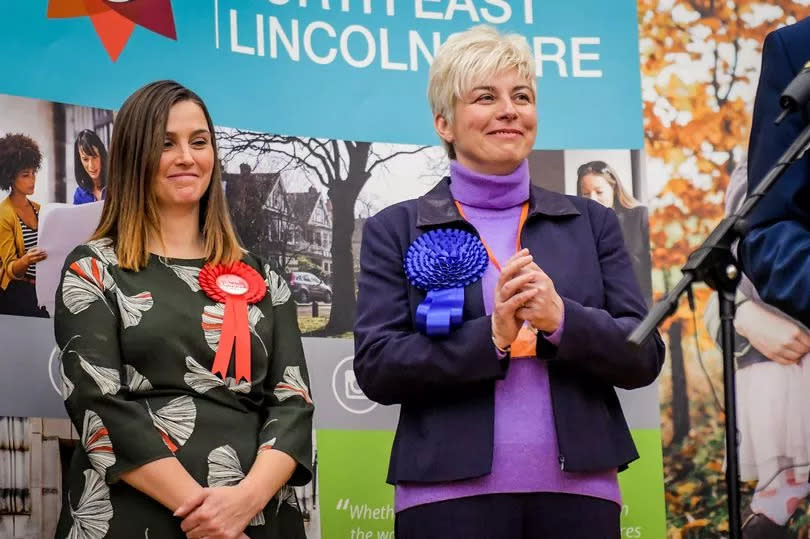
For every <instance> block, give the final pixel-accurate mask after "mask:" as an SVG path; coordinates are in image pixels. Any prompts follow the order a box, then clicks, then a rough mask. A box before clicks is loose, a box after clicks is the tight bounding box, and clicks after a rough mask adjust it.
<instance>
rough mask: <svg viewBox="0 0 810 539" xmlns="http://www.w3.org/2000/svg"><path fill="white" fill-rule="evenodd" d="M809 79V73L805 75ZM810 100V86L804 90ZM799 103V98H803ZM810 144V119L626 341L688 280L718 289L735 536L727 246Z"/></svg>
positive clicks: (663, 312) (665, 308) (640, 335)
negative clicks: (807, 90)
mask: <svg viewBox="0 0 810 539" xmlns="http://www.w3.org/2000/svg"><path fill="white" fill-rule="evenodd" d="M808 81H810V78H808ZM807 99H808V100H810V92H808V93H807ZM802 105H803V104H802ZM808 145H810V125H808V126H807V127H805V128H804V130H803V131H802V132H801V133H800V134H799V136H798V137H797V138H796V140H795V141H794V142H793V144H791V145H790V147H789V148H788V149H787V150H786V151H785V153H783V154H782V156H781V157H780V158H779V160H778V161H777V162H776V164H775V165H774V166H773V167H772V168H771V170H770V171H768V174H767V175H766V176H765V178H764V179H763V180H762V182H760V184H759V185H758V186H757V187H756V189H754V191H753V192H752V193H751V194H750V195H749V196H748V198H747V199H746V201H745V203H744V204H743V205H742V207H741V208H740V209H739V210H738V211H737V212H735V213H733V214H732V215H730V216H729V217H726V218H725V219H723V220H722V221H720V224H719V225H717V227H716V228H715V229H714V230H713V231H712V233H711V234H709V237H708V238H706V240H705V241H704V242H703V243H702V244H701V245H700V247H698V248H697V249H695V250H694V251H693V252H692V254H690V255H689V258H688V259H687V261H686V265H684V266H683V268H682V269H681V272H682V273H683V277H682V278H681V280H680V281H678V283H677V284H676V285H675V286H674V287H673V288H672V290H670V291H669V292H668V293H667V295H666V296H664V298H663V299H661V301H659V302H658V303H657V304H656V305H655V306H654V307H653V308H652V309H651V310H650V312H649V314H648V315H647V316H646V317H645V318H644V320H642V322H641V324H639V326H638V327H637V328H636V329H635V330H634V331H633V333H631V334H630V337H629V338H628V339H627V342H628V344H629V345H631V346H634V347H640V346H641V345H642V344H643V343H644V342H645V341H646V340H647V339H648V338H649V337H650V335H651V334H652V332H653V331H655V328H656V327H658V325H659V324H660V323H661V322H663V321H664V319H665V318H667V317H668V316H669V315H671V314H672V313H674V312H675V309H677V307H678V303H679V301H680V297H681V295H683V293H684V292H685V291H687V290H688V289H690V288H691V286H692V283H697V282H701V281H703V282H705V283H706V284H708V285H709V286H710V287H712V288H714V289H715V290H717V295H718V297H719V300H720V320H721V330H722V333H721V345H722V348H723V397H724V399H723V400H724V406H725V415H726V421H725V428H726V489H727V491H728V516H729V531H730V534H731V537H732V538H739V537H741V535H740V533H741V532H740V528H741V524H742V522H741V518H740V475H739V457H738V449H737V448H738V445H739V443H738V442H739V441H738V439H737V401H736V397H737V394H736V387H735V383H734V309H735V304H734V295H735V292H736V289H737V283H738V282H739V280H740V269H739V266H738V265H737V262H736V260H735V259H734V255H733V253H732V251H731V246H732V244H733V243H734V242H735V241H736V240H737V239H738V238H739V237H740V236H741V235H742V234H743V233H744V232H745V228H746V227H745V218H746V217H747V216H748V215H750V214H751V212H752V211H753V210H754V208H756V206H757V204H758V203H759V201H760V200H761V199H762V197H763V196H765V193H766V192H767V191H768V190H769V189H770V188H771V187H772V186H773V185H774V184H775V183H776V182H777V180H778V179H779V178H780V177H781V176H782V174H784V172H785V170H787V168H788V167H789V166H790V165H791V164H793V162H794V161H797V160H798V159H801V157H802V156H803V155H804V153H805V151H807V148H808Z"/></svg>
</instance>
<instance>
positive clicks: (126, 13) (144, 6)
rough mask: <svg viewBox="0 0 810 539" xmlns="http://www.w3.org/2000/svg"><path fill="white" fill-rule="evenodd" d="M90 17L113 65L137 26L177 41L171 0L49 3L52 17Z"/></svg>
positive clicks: (64, 0) (63, 0)
mask: <svg viewBox="0 0 810 539" xmlns="http://www.w3.org/2000/svg"><path fill="white" fill-rule="evenodd" d="M85 16H87V17H90V20H91V21H92V22H93V26H94V27H95V29H96V33H97V34H98V37H99V38H100V39H101V43H102V44H103V45H104V48H105V49H106V50H107V54H109V55H110V58H112V60H113V62H114V61H116V60H118V56H119V55H120V54H121V51H122V50H124V46H126V44H127V41H128V40H129V36H130V35H132V30H134V29H135V25H136V24H137V25H140V26H143V27H144V28H146V29H148V30H152V31H153V32H155V33H158V34H160V35H162V36H166V37H168V38H169V39H174V40H176V39H177V31H176V30H175V27H174V15H173V14H172V4H171V0H49V2H48V18H49V19H63V18H70V17H85Z"/></svg>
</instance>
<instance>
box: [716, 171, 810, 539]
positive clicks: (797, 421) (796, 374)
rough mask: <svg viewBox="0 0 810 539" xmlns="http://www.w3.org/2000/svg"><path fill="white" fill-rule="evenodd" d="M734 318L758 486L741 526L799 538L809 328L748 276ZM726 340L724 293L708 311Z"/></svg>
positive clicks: (808, 426)
mask: <svg viewBox="0 0 810 539" xmlns="http://www.w3.org/2000/svg"><path fill="white" fill-rule="evenodd" d="M747 183H748V170H747V162H746V161H745V160H743V162H742V163H740V164H739V165H738V166H737V168H736V169H735V170H734V172H732V174H731V179H730V180H729V185H728V189H727V191H726V214H727V215H728V214H731V213H732V212H734V211H736V210H738V209H739V208H740V206H742V203H743V202H744V201H745V196H746V189H747ZM736 303H737V312H736V314H735V317H734V327H735V330H736V333H737V334H736V336H735V357H736V363H737V374H736V378H737V429H738V431H739V433H740V446H739V459H740V478H741V479H742V480H743V481H756V482H757V486H756V489H755V491H754V495H753V497H752V499H751V505H750V506H749V507H748V508H747V509H746V510H745V512H744V514H743V522H742V536H743V538H744V539H787V538H789V537H793V536H794V535H792V534H791V533H790V531H789V528H788V524H789V521H790V518H791V517H792V515H793V513H794V512H795V511H796V508H797V507H798V505H799V503H800V502H801V501H802V500H803V499H805V498H806V497H807V495H808V494H810V484H808V482H807V481H808V478H810V422H808V417H807V413H806V411H807V410H808V409H810V362H808V357H810V356H809V355H808V354H810V331H808V330H807V328H806V327H804V326H803V325H802V324H801V323H799V322H798V321H796V320H794V319H793V318H791V317H790V316H788V315H786V314H785V313H783V312H782V311H780V310H778V309H776V308H775V307H773V306H771V305H768V304H767V303H765V302H764V301H763V300H762V298H761V297H760V296H759V294H758V292H757V291H756V289H755V288H754V285H753V284H752V283H751V281H750V280H749V279H748V278H747V277H746V276H745V275H743V276H742V279H741V281H740V284H739V285H738V287H737V296H736ZM704 320H705V321H706V327H707V329H708V330H709V332H710V334H711V335H712V336H713V337H714V338H715V340H716V341H717V342H718V343H719V342H720V315H719V311H718V300H717V293H714V294H712V296H711V300H710V301H709V303H708V304H707V306H706V311H705V313H704Z"/></svg>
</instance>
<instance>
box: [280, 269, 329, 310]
mask: <svg viewBox="0 0 810 539" xmlns="http://www.w3.org/2000/svg"><path fill="white" fill-rule="evenodd" d="M290 289H291V290H292V296H293V299H294V300H295V301H296V303H309V302H311V301H312V300H315V301H321V302H323V303H332V289H331V288H329V286H328V285H327V284H326V283H325V282H323V281H322V280H320V279H319V278H318V277H316V276H315V275H313V274H311V273H309V272H306V271H293V272H291V273H290Z"/></svg>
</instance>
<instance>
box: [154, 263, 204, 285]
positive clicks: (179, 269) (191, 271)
mask: <svg viewBox="0 0 810 539" xmlns="http://www.w3.org/2000/svg"><path fill="white" fill-rule="evenodd" d="M160 261H161V263H162V264H163V265H164V266H166V267H167V268H169V269H170V270H172V271H173V272H174V274H175V275H177V276H178V277H179V278H180V279H182V280H183V282H184V283H186V284H187V285H188V286H189V288H191V291H192V292H199V291H200V281H199V277H200V268H195V267H194V266H181V265H180V264H169V263H168V262H166V261H165V260H163V259H162V258H161V259H160Z"/></svg>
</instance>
